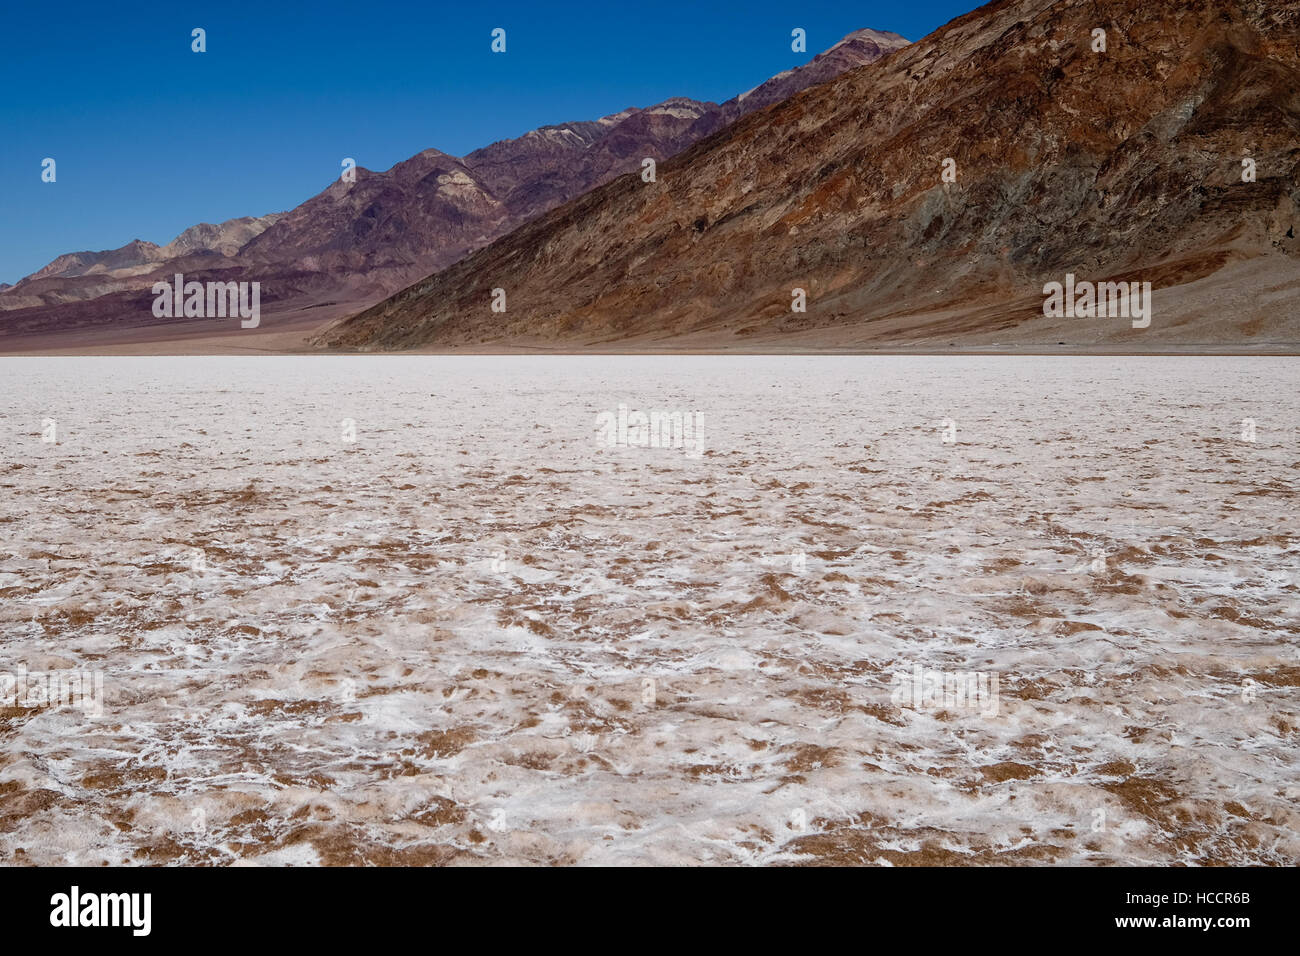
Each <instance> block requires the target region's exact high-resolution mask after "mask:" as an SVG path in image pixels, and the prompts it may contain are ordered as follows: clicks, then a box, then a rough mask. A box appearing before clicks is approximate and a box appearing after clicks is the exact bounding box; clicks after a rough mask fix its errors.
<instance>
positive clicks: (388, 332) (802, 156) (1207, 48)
mask: <svg viewBox="0 0 1300 956" xmlns="http://www.w3.org/2000/svg"><path fill="white" fill-rule="evenodd" d="M1094 28H1103V29H1105V30H1106V39H1107V50H1106V52H1105V53H1097V52H1094V51H1093V50H1092V48H1091V44H1092V31H1093V29H1094ZM1298 36H1300V0H1146V2H1133V0H1096V2H1093V0H1064V2H1048V0H1000V2H996V3H992V4H989V5H987V6H985V7H982V8H980V9H979V10H977V11H974V12H973V13H971V14H968V15H966V16H964V17H962V18H960V19H958V20H956V21H953V23H951V24H949V25H948V26H946V27H944V28H943V29H941V30H939V31H937V32H936V33H935V34H933V35H931V36H930V37H927V38H926V39H925V40H923V41H920V42H918V43H916V44H914V45H912V46H910V47H907V48H905V49H903V50H902V51H900V52H897V53H895V54H893V55H892V56H890V57H888V58H886V59H884V60H882V61H881V62H879V63H877V64H874V65H870V66H866V67H863V68H860V69H857V70H854V71H852V72H850V73H847V74H845V75H843V76H841V77H839V78H838V79H836V80H834V81H832V82H830V83H826V84H824V85H822V86H818V87H814V88H812V89H810V90H807V91H805V92H803V93H801V94H799V95H797V96H794V97H793V98H791V99H790V100H788V101H786V102H784V103H782V104H780V105H778V106H775V107H773V108H771V109H768V110H765V111H763V112H760V113H756V114H753V115H750V116H748V117H746V118H744V119H742V120H740V121H739V122H737V123H736V124H734V125H733V126H731V127H729V128H728V129H726V130H723V131H722V132H720V133H718V134H717V135H715V136H713V137H711V138H709V139H707V140H705V141H704V142H701V143H699V144H697V145H696V146H694V147H692V148H691V149H689V150H687V151H685V152H684V153H682V154H680V155H679V156H678V157H676V158H675V159H674V160H672V161H671V162H669V163H666V164H664V165H663V166H661V167H660V170H659V177H658V182H657V183H653V184H647V183H643V182H641V180H640V179H639V178H638V177H636V176H625V177H623V178H620V179H618V180H616V181H614V182H612V183H610V184H609V185H607V186H605V187H603V188H601V189H599V190H596V191H595V192H593V193H590V194H588V195H585V196H583V197H581V198H579V199H578V200H576V201H574V202H571V203H569V204H568V205H566V206H563V207H561V208H559V209H557V210H555V211H554V212H552V213H551V214H549V215H548V216H546V217H544V218H542V219H540V220H538V221H536V222H533V223H530V224H529V225H527V226H525V227H523V228H522V229H519V230H517V231H516V232H514V233H512V234H511V235H509V236H507V237H505V238H503V239H501V240H498V241H497V242H495V243H493V244H492V245H491V246H489V247H488V248H486V249H484V250H481V251H480V252H478V253H476V254H474V255H472V256H470V257H468V258H466V259H465V260H463V261H461V262H459V263H457V264H456V265H455V266H453V267H451V268H449V269H447V270H445V271H444V272H442V273H440V274H437V275H434V276H431V277H429V278H428V279H426V280H424V281H422V282H419V283H417V284H415V285H414V286H411V287H410V288H408V289H406V290H405V291H403V292H401V293H399V294H397V295H395V296H393V297H392V298H390V299H389V300H387V301H386V302H383V303H381V304H379V305H377V306H375V307H374V308H372V309H369V310H367V311H365V312H363V313H361V314H359V315H357V316H354V317H352V318H351V319H350V320H346V321H344V322H342V323H341V324H339V325H337V326H335V327H333V328H332V329H330V330H328V331H327V332H326V333H325V334H323V335H322V336H320V337H319V338H318V343H319V344H321V345H323V346H326V347H336V348H368V349H373V348H379V349H392V348H397V349H401V348H413V347H442V346H458V345H484V344H491V343H509V342H515V341H521V342H544V343H545V342H550V343H556V342H560V343H562V342H573V343H586V344H600V343H612V342H619V341H624V340H627V339H629V338H639V339H640V340H641V341H661V340H662V341H673V340H674V339H675V338H677V337H679V336H682V335H685V334H688V333H692V332H696V333H698V332H701V331H703V330H710V329H712V330H718V331H719V332H720V333H725V334H727V335H731V336H733V337H744V336H746V335H748V336H754V335H767V334H772V335H780V334H783V333H790V332H796V333H807V332H809V331H812V330H815V329H817V328H825V327H837V326H852V327H855V328H869V327H871V324H872V323H873V322H875V321H876V320H881V319H886V318H890V317H897V316H898V315H900V314H907V313H915V314H922V313H931V312H935V311H940V310H943V309H946V308H952V307H953V306H954V304H959V303H994V304H996V303H998V302H1005V301H1006V300H1008V299H1013V298H1024V297H1026V296H1028V297H1030V298H1031V299H1032V298H1033V297H1034V296H1037V299H1038V301H1039V302H1041V283H1042V281H1043V280H1044V278H1061V277H1062V276H1063V274H1064V273H1065V272H1066V271H1073V272H1075V273H1078V274H1085V275H1091V276H1093V277H1095V278H1102V277H1105V276H1106V275H1107V274H1121V273H1123V274H1128V273H1132V272H1133V271H1134V270H1139V271H1140V270H1144V269H1145V270H1146V271H1147V275H1146V276H1145V277H1146V278H1154V279H1156V280H1157V284H1158V283H1165V284H1172V283H1176V282H1182V281H1186V280H1188V279H1194V278H1196V277H1198V276H1199V275H1204V274H1206V273H1208V272H1212V271H1213V270H1215V269H1217V268H1218V267H1220V266H1222V265H1223V264H1224V263H1225V261H1227V260H1228V259H1230V258H1232V257H1241V256H1255V255H1279V256H1287V255H1290V256H1294V255H1295V253H1296V241H1295V239H1294V238H1293V237H1294V235H1295V227H1296V226H1297V225H1300V205H1298V204H1300V190H1298V187H1297V173H1298V171H1300V145H1298V144H1300V135H1298V133H1300V73H1298V72H1297V68H1298V67H1300V40H1298ZM1245 155H1250V156H1251V157H1253V158H1254V159H1255V160H1256V162H1257V164H1258V181H1257V182H1255V183H1243V182H1242V181H1241V160H1242V158H1243V156H1245ZM949 157H950V158H952V159H954V160H955V161H956V164H957V167H956V168H957V174H958V178H957V182H956V183H955V184H945V183H943V182H942V181H941V178H940V174H941V170H942V164H943V162H944V160H945V159H946V158H949ZM1138 278H1143V276H1138ZM498 287H500V288H504V289H506V290H507V294H508V306H509V308H508V312H507V313H506V314H504V315H501V314H494V313H492V312H491V311H490V309H489V302H490V301H491V290H492V289H493V288H498ZM795 287H800V288H804V289H806V290H807V291H808V295H809V309H808V313H807V314H803V315H801V314H794V313H792V312H791V309H790V302H791V290H792V289H793V288H795ZM992 315H993V313H986V318H988V317H989V316H992ZM1023 318H1024V317H1023V316H1021V317H1019V318H1016V317H1013V318H1012V319H1010V320H1006V319H1005V317H1003V318H997V319H994V318H988V320H989V321H999V322H1006V321H1010V323H1011V324H1013V325H1014V324H1016V323H1017V322H1019V321H1022V320H1023ZM886 325H888V327H889V328H891V329H893V330H895V331H897V329H898V326H897V325H896V324H888V323H885V324H882V325H881V327H882V328H884V327H886ZM912 331H914V332H920V331H925V330H924V329H920V330H917V329H914V330H912ZM936 331H939V332H945V333H946V332H947V331H950V329H940V330H936ZM957 331H961V330H960V329H958V330H957ZM1297 338H1298V339H1300V335H1298V336H1297Z"/></svg>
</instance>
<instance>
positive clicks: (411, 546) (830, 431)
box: [0, 356, 1300, 865]
mask: <svg viewBox="0 0 1300 956" xmlns="http://www.w3.org/2000/svg"><path fill="white" fill-rule="evenodd" d="M1295 374H1296V363H1295V361H1294V360H1290V359H1236V358H1209V357H1207V358H1121V359H1115V358H1067V357H1051V358H1035V357H1018V358H1010V357H989V358H929V357H872V358H867V357H834V358H830V357H825V358H815V357H800V358H772V357H743V358H718V357H673V358H668V357H664V358H648V357H642V358H637V357H607V356H601V357H590V358H575V357H569V358H560V357H553V358H541V357H529V358H514V357H406V356H403V357H346V358H325V357H321V358H252V359H246V358H149V359H73V358H58V359H3V360H0V381H2V382H3V386H2V387H3V394H4V402H3V405H2V406H0V434H3V435H4V437H5V443H4V446H3V451H2V452H0V455H2V457H0V486H2V489H3V492H4V493H3V496H0V671H6V672H10V673H12V672H14V671H15V669H17V668H19V667H20V666H21V667H25V668H26V669H27V670H28V671H31V672H38V671H57V670H69V669H80V670H88V671H94V670H98V671H101V672H102V673H103V675H104V687H105V698H106V699H105V702H104V714H103V716H102V717H100V718H95V719H92V718H89V717H87V716H85V715H83V714H82V713H81V712H80V711H78V710H76V709H68V708H63V709H57V710H56V709H48V708H45V709H42V708H30V707H22V706H17V705H13V706H0V860H2V861H3V862H6V863H24V862H26V863H43V864H49V863H72V864H92V865H93V864H98V863H101V862H108V863H122V862H132V863H212V864H229V863H274V864H315V863H352V864H363V863H413V864H422V863H474V862H527V863H584V864H586V863H746V864H766V863H800V862H836V863H857V862H862V863H878V864H894V865H898V864H907V863H1105V864H1116V863H1118V864H1127V863H1144V862H1157V863H1171V862H1186V863H1276V864H1282V863H1292V864H1293V863H1295V862H1296V860H1297V856H1298V855H1300V839H1298V837H1297V829H1298V828H1300V813H1298V812H1297V809H1296V797H1297V796H1300V790H1297V784H1298V783H1300V775H1298V774H1297V769H1298V766H1297V765H1298V761H1297V744H1298V743H1300V715H1298V714H1297V685H1300V654H1298V653H1297V650H1298V647H1300V645H1298V634H1300V613H1298V605H1297V581H1296V570H1297V568H1296V566H1297V556H1298V555H1300V543H1298V542H1297V519H1296V515H1295V508H1294V493H1295V486H1296V479H1297V475H1298V474H1300V434H1298V433H1297V426H1300V399H1298V398H1297V394H1296V389H1295V387H1294V382H1295ZM620 403H626V404H627V405H628V406H630V407H632V408H640V409H656V408H660V409H678V410H681V411H683V412H700V413H702V414H703V425H704V437H705V444H704V448H705V451H704V454H703V455H702V456H701V457H698V458H692V457H690V456H688V455H686V454H684V453H683V451H682V450H681V449H673V448H651V447H617V446H616V447H607V446H606V445H604V444H602V443H601V442H600V441H598V437H597V436H598V431H597V428H596V416H597V415H598V414H600V413H601V412H605V411H615V410H616V409H617V408H618V406H619V404H620ZM1244 418H1251V419H1254V420H1255V422H1256V423H1257V426H1258V440H1257V441H1256V442H1246V441H1243V440H1241V438H1240V433H1241V420H1242V419H1244ZM44 419H53V420H55V422H56V423H57V426H58V442H57V443H44V442H42V441H41V429H42V421H43V420H44ZM343 419H352V420H353V421H354V422H355V427H356V441H355V442H344V441H343V440H342V438H341V435H342V431H341V422H342V420H343ZM945 420H951V421H952V423H953V424H954V425H955V427H956V433H955V437H956V441H955V442H952V443H945V442H944V441H943V440H942V435H943V429H942V427H941V423H942V422H944V421H945ZM196 554H199V555H201V560H200V561H198V562H196V559H195V556H196ZM918 666H919V667H921V668H922V669H923V671H938V672H940V673H941V674H944V675H965V674H973V673H976V672H980V673H985V674H994V675H997V677H998V688H999V694H998V700H997V708H996V713H988V712H981V711H980V710H979V709H977V708H973V707H964V708H963V707H962V706H960V703H961V702H960V701H958V702H957V706H948V705H947V704H945V705H943V706H939V705H935V706H921V707H918V706H914V705H913V704H912V703H910V702H908V701H904V702H903V703H902V704H901V705H900V704H899V703H897V702H896V699H895V686H896V685H895V683H894V676H895V674H909V675H910V674H912V673H913V670H914V668H916V667H918ZM920 703H922V704H924V703H925V702H924V701H921V702H920Z"/></svg>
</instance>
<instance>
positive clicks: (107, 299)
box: [0, 30, 907, 348]
mask: <svg viewBox="0 0 1300 956" xmlns="http://www.w3.org/2000/svg"><path fill="white" fill-rule="evenodd" d="M906 45H907V40H905V39H904V38H903V37H901V36H899V35H897V34H893V33H884V32H879V31H874V30H860V31H858V32H856V33H853V34H850V35H849V36H848V37H845V38H844V39H843V40H842V41H840V42H839V43H837V44H836V45H835V46H834V47H832V48H831V49H829V50H827V51H826V52H824V53H822V54H820V55H818V56H816V57H814V58H813V59H812V60H811V61H810V62H809V63H807V64H806V65H804V66H801V67H798V68H796V69H794V70H790V71H787V72H785V73H782V74H780V75H778V76H776V77H773V78H772V79H770V80H768V81H767V82H765V83H763V84H762V85H760V86H758V87H757V88H755V89H753V90H750V91H748V92H747V93H744V94H742V95H740V96H737V97H735V98H734V99H732V100H729V101H727V102H725V103H722V104H717V103H708V102H699V101H695V100H691V99H687V98H673V99H669V100H666V101H664V102H662V103H659V104H656V105H654V106H651V107H648V108H645V109H639V108H630V109H626V110H623V111H621V112H619V113H616V114H613V115H610V116H605V117H602V118H600V119H597V120H592V121H584V122H573V123H564V124H561V125H557V126H546V127H542V128H540V129H537V130H533V131H531V132H529V133H527V134H525V135H524V136H522V137H519V138H517V139H511V140H503V141H500V142H497V143H493V144H491V145H489V146H486V147H484V148H483V149H479V150H476V151H475V152H473V153H470V154H469V155H467V156H464V157H456V156H451V155H448V154H446V153H443V152H440V151H439V150H436V149H428V150H425V151H423V152H421V153H418V154H417V155H415V156H413V157H411V158H410V159H408V160H405V161H404V162H401V163H398V164H397V165H396V166H393V167H392V168H391V169H389V170H387V171H384V172H375V171H372V170H369V169H366V168H364V167H357V168H356V169H355V171H354V172H355V181H354V182H349V181H345V180H344V178H343V177H340V178H339V179H338V180H335V181H334V182H333V183H331V184H330V185H329V186H328V187H326V188H325V189H324V190H323V191H322V192H320V193H319V194H317V195H315V196H313V197H312V198H310V199H308V200H307V201H306V202H304V203H302V204H301V205H300V206H298V207H296V208H294V209H292V210H290V211H288V212H284V213H274V214H271V215H267V216H261V217H256V218H253V217H245V218H240V219H233V220H230V221H228V222H224V223H221V224H218V225H212V224H208V223H201V224H199V225H196V226H193V227H191V228H189V229H187V230H185V232H183V233H181V235H179V236H177V237H176V238H175V239H174V240H173V241H171V242H170V243H168V244H166V245H163V246H159V245H157V244H154V243H151V242H145V241H142V240H135V241H133V242H131V243H128V244H127V245H126V246H123V247H121V248H119V249H113V250H108V251H104V252H74V253H69V254H66V255H62V256H59V257H58V258H57V259H55V260H54V261H53V262H51V263H50V264H49V265H47V266H45V267H44V268H43V269H40V270H39V271H37V272H35V273H33V274H32V275H30V276H27V277H26V278H24V279H22V280H20V281H19V282H18V283H16V284H15V285H14V286H12V287H10V288H5V289H0V348H4V347H5V344H6V339H8V340H9V341H10V342H11V343H12V342H14V341H16V340H23V339H29V338H31V337H33V336H37V337H48V336H51V335H53V336H58V337H62V338H64V339H66V340H69V341H71V340H79V341H85V340H88V339H93V338H94V337H95V336H96V335H97V334H99V333H105V332H107V333H113V334H116V333H120V332H121V331H122V330H123V329H128V328H135V327H152V328H146V329H145V332H144V334H145V335H148V334H151V333H162V334H169V333H172V332H173V331H175V329H176V328H177V324H176V323H174V322H173V321H172V320H159V319H156V318H154V317H153V315H152V312H151V309H150V303H151V301H152V297H151V295H150V293H149V291H148V290H149V289H150V287H151V286H152V284H153V283H154V282H155V281H158V280H170V278H171V276H172V275H173V274H174V273H177V272H183V273H184V274H185V275H186V277H187V279H197V280H199V281H204V280H207V279H220V280H223V281H231V280H250V281H260V282H261V283H262V290H263V292H262V294H263V298H262V301H263V303H264V305H263V307H264V309H266V310H267V311H268V313H270V316H269V319H268V325H269V326H272V327H274V325H275V324H276V320H277V317H278V318H279V319H280V320H281V321H284V320H286V319H288V320H290V321H292V320H293V319H294V318H301V319H302V320H303V321H305V322H306V323H307V324H308V325H309V326H311V327H315V326H318V325H319V324H320V323H321V322H322V321H323V320H325V319H327V318H329V317H332V316H334V315H338V314H343V313H350V312H355V311H357V310H358V309H360V308H362V307H364V306H367V305H370V304H371V303H374V302H376V301H379V300H381V299H383V298H384V297H385V296H387V295H389V294H391V293H393V292H396V291H398V290H400V289H402V288H403V287H404V286H406V285H407V284H409V283H410V282H412V281H415V280H417V279H419V278H422V277H424V276H426V275H428V274H429V273H432V272H436V271H439V270H441V269H444V268H446V267H447V266H450V265H452V264H453V263H455V262H457V261H459V260H460V259H462V258H463V257H464V256H465V255H466V254H468V253H470V252H472V251H474V250H476V249H479V248H481V247H483V246H485V245H487V244H489V243H491V242H492V241H493V240H495V239H497V238H499V237H501V236H504V235H506V234H508V233H510V232H511V231H513V230H514V229H516V228H518V227H519V226H521V225H523V224H524V223H526V222H529V221H530V220H532V219H534V218H536V217H537V216H539V215H541V214H543V213H546V212H547V211H549V210H551V209H553V208H555V207H556V206H559V205H561V204H563V203H565V202H567V201H568V200H571V199H573V198H575V197H577V196H580V195H582V194H584V193H586V192H588V191H590V190H591V189H593V188H595V187H597V186H600V185H601V184H604V183H606V182H609V181H610V180H612V179H615V178H616V177H618V176H621V175H623V174H625V173H628V172H632V171H638V172H639V171H640V169H641V163H642V160H643V159H644V158H646V157H650V158H654V159H655V160H656V161H664V160H666V159H668V158H670V157H672V156H674V155H675V154H677V153H678V152H680V151H681V150H683V149H685V148H687V147H689V146H691V145H692V144H694V143H695V142H697V141H699V140H701V139H704V138H707V137H709V136H711V135H714V134H715V133H717V131H719V130H721V129H723V128H725V127H726V126H727V125H729V124H730V123H733V122H734V121H735V120H737V119H739V118H741V117H743V116H745V115H747V114H749V113H751V112H754V111H756V110H761V109H763V108H765V107H767V106H769V105H771V104H773V103H776V102H780V101H782V100H784V99H787V98H788V97H790V96H792V95H794V94H795V93H797V92H799V91H801V90H803V89H806V88H807V87H809V86H813V85H815V84H817V83H821V82H824V81H825V80H827V79H830V78H832V77H834V76H837V75H839V74H840V73H842V72H844V71H845V70H849V69H853V68H855V67H858V66H862V65H864V64H867V63H871V62H873V61H875V60H877V59H880V58H881V57H883V56H885V55H887V54H889V53H891V52H893V51H895V50H897V49H900V48H902V47H904V46H906ZM162 323H167V325H166V328H158V326H160V325H161V324H162ZM190 324H191V325H195V323H190ZM201 330H202V331H204V332H206V333H207V334H211V330H212V327H211V325H206V326H201ZM228 331H235V330H228Z"/></svg>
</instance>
